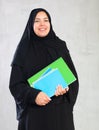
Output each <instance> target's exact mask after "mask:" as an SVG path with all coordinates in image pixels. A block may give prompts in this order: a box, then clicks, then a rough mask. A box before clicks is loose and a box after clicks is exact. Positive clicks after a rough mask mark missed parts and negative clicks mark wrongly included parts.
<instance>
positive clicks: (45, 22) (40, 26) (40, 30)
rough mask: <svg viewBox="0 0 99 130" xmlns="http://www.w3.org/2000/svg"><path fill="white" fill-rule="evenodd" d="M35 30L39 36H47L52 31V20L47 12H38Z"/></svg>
mask: <svg viewBox="0 0 99 130" xmlns="http://www.w3.org/2000/svg"><path fill="white" fill-rule="evenodd" d="M33 30H34V32H35V34H36V35H37V36H39V37H45V36H47V35H48V33H49V31H50V22H49V19H48V16H47V14H46V13H45V12H43V11H41V12H39V13H37V15H36V18H35V21H34V25H33Z"/></svg>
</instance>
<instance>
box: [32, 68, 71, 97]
mask: <svg viewBox="0 0 99 130" xmlns="http://www.w3.org/2000/svg"><path fill="white" fill-rule="evenodd" d="M58 85H61V86H62V87H63V88H66V87H67V86H68V85H67V83H66V81H65V80H64V78H63V76H62V75H61V73H60V71H59V70H58V69H57V68H56V69H50V68H49V69H48V70H47V71H46V72H45V73H44V74H43V75H42V76H41V77H40V78H39V79H38V80H36V81H35V82H33V84H32V86H33V87H34V88H36V89H39V90H42V91H43V92H44V93H46V94H47V95H48V96H49V97H52V96H53V95H54V94H55V90H56V88H57V86H58Z"/></svg>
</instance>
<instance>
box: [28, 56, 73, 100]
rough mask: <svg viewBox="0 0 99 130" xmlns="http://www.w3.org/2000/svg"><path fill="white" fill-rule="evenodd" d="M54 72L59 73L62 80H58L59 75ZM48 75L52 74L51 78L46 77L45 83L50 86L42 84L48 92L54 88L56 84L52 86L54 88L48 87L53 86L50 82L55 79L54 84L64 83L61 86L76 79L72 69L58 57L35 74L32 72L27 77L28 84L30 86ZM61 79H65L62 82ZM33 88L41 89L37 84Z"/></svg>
mask: <svg viewBox="0 0 99 130" xmlns="http://www.w3.org/2000/svg"><path fill="white" fill-rule="evenodd" d="M56 73H58V74H59V75H61V76H60V77H61V78H60V79H62V82H60V81H61V80H59V79H58V78H59V77H58V76H59V75H58V76H57V74H56ZM54 74H56V75H54ZM48 75H52V78H51V79H49V78H48V83H47V84H49V85H50V86H49V87H48V85H47V86H46V85H44V88H46V89H49V93H50V91H52V90H55V88H56V86H54V88H51V89H50V87H51V86H53V85H52V83H54V82H56V79H58V80H59V81H58V83H56V85H57V84H60V85H63V84H65V85H64V86H63V87H66V86H68V85H70V84H71V83H73V82H74V81H75V80H76V77H75V76H74V74H73V73H72V71H71V70H70V68H69V67H68V65H67V64H66V62H65V61H64V60H63V58H62V57H60V58H58V59H57V60H55V61H53V62H52V63H51V64H49V65H48V66H46V67H45V68H43V69H42V70H40V71H39V72H37V73H36V74H34V75H33V76H31V77H30V78H29V79H28V83H29V84H30V86H31V87H34V86H35V84H36V83H37V84H38V83H39V82H38V81H39V80H40V81H41V79H43V80H44V78H45V77H51V76H48ZM53 75H54V76H53ZM45 79H47V78H45ZM52 79H53V81H52ZM50 80H51V81H50ZM63 80H64V81H65V83H63ZM34 88H37V89H40V90H42V89H41V88H39V85H36V87H34ZM42 91H44V90H42ZM47 92H48V91H47ZM54 93H55V92H54ZM50 97H51V96H50Z"/></svg>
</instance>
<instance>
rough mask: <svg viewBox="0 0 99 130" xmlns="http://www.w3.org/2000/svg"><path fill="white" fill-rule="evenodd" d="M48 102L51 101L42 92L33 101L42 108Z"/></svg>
mask: <svg viewBox="0 0 99 130" xmlns="http://www.w3.org/2000/svg"><path fill="white" fill-rule="evenodd" d="M50 101H51V99H50V98H49V97H48V96H47V95H46V94H45V93H43V92H40V93H39V94H38V95H37V97H36V99H35V102H36V104H37V105H40V106H44V105H46V104H48V103H49V102H50Z"/></svg>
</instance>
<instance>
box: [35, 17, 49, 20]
mask: <svg viewBox="0 0 99 130" xmlns="http://www.w3.org/2000/svg"><path fill="white" fill-rule="evenodd" d="M37 19H38V20H40V18H35V20H37ZM43 19H49V18H47V17H45V18H43Z"/></svg>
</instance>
